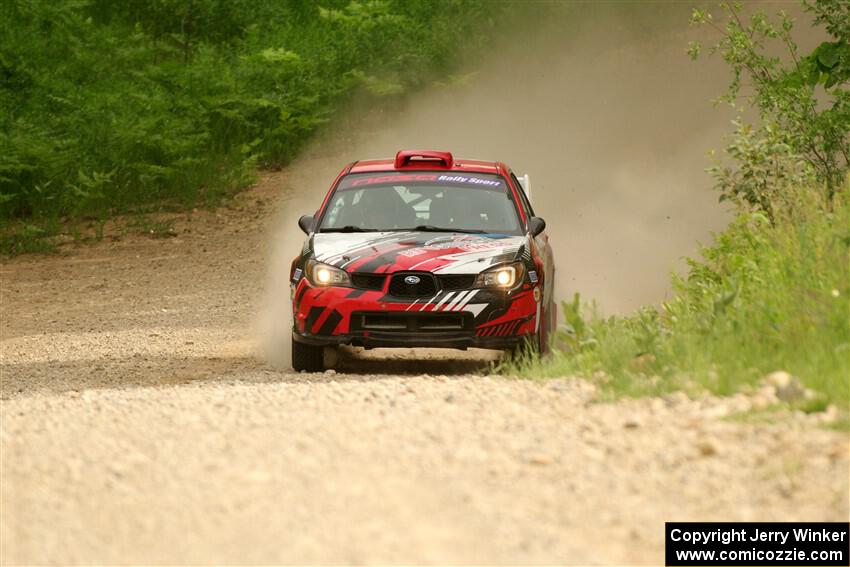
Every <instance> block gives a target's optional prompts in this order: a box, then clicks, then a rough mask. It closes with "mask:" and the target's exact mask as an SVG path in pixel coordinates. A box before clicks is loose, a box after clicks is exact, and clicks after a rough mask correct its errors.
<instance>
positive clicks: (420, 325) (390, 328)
mask: <svg viewBox="0 0 850 567" xmlns="http://www.w3.org/2000/svg"><path fill="white" fill-rule="evenodd" d="M473 324H474V321H473V315H472V314H471V313H431V312H425V313H420V312H416V313H410V312H407V311H402V312H395V313H392V312H383V311H355V312H354V313H352V314H351V330H352V331H355V332H356V331H375V332H381V331H383V332H393V333H440V332H450V331H464V330H466V331H471V330H472V328H473Z"/></svg>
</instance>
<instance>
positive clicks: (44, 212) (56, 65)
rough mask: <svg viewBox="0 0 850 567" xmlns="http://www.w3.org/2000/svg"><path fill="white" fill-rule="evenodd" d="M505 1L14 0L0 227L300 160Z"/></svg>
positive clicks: (1, 94) (212, 194) (105, 208)
mask: <svg viewBox="0 0 850 567" xmlns="http://www.w3.org/2000/svg"><path fill="white" fill-rule="evenodd" d="M501 10H503V7H502V5H501V4H499V5H490V4H488V3H485V2H484V0H430V1H425V2H417V3H408V2H404V1H403V0H368V1H361V2H358V1H355V0H352V1H350V2H348V1H340V0H327V1H326V2H323V3H322V5H321V6H320V5H317V4H315V3H314V2H312V1H308V0H290V1H288V2H278V1H275V0H193V1H191V2H184V1H182V0H128V1H127V2H112V1H109V0H90V1H85V0H72V1H67V2H53V1H52V0H3V9H2V10H0V26H2V28H3V30H4V33H3V34H2V35H0V124H2V128H0V223H3V225H5V226H6V227H7V229H6V232H7V233H8V226H9V224H10V223H14V224H15V226H18V227H26V226H36V227H41V228H42V229H45V228H47V227H48V226H52V227H58V226H60V225H59V224H58V223H56V222H55V219H57V218H69V219H75V218H87V217H95V218H103V217H105V216H109V215H112V214H115V213H118V212H123V211H127V210H138V209H139V208H140V207H141V208H145V207H155V208H159V207H162V206H178V207H180V206H185V205H187V204H196V203H199V202H200V203H203V202H210V203H214V202H216V200H218V199H219V198H221V197H222V196H224V195H227V194H228V193H229V192H231V191H233V190H236V189H239V188H240V187H243V186H244V185H245V184H246V183H249V182H250V180H251V179H252V175H253V171H254V169H255V167H256V165H258V164H260V165H264V166H277V165H281V164H285V163H286V162H287V161H288V160H290V159H291V158H292V157H293V156H294V155H295V154H296V152H297V151H298V149H299V148H300V147H301V146H302V145H303V143H304V142H305V140H306V139H307V138H308V137H309V136H310V134H311V133H312V132H314V131H315V130H316V128H317V127H319V125H321V124H322V123H324V122H326V121H327V120H328V118H329V116H330V115H331V114H332V112H333V111H334V110H335V109H336V108H337V107H338V106H339V104H340V103H341V101H342V100H343V99H344V97H345V96H346V95H347V94H348V93H351V92H352V91H354V90H356V89H362V90H365V91H368V92H369V93H371V95H372V96H389V95H398V94H401V93H404V92H405V91H407V90H409V89H412V88H416V87H417V86H419V85H420V84H422V83H423V82H424V81H426V80H428V77H432V76H436V75H437V74H438V73H441V72H444V71H446V69H447V68H448V67H449V65H450V64H451V63H452V61H453V60H454V58H455V57H456V56H457V54H458V51H459V50H460V49H461V48H465V47H466V48H468V47H471V48H475V47H480V46H482V45H483V44H484V42H485V40H486V38H487V37H489V36H491V35H492V34H491V33H490V30H491V28H492V27H493V26H495V25H496V21H495V20H494V19H493V16H494V15H496V16H498V15H499V14H500V13H501V12H500V11H501ZM50 219H53V220H50ZM2 230H3V226H0V231H2ZM49 232H51V231H50V230H47V231H46V233H49ZM27 234H34V233H33V232H32V231H31V230H30V231H29V232H27ZM7 240H8V239H7ZM13 240H14V239H13ZM7 251H9V250H8V249H7Z"/></svg>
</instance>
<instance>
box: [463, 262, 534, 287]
mask: <svg viewBox="0 0 850 567" xmlns="http://www.w3.org/2000/svg"><path fill="white" fill-rule="evenodd" d="M522 276H523V269H522V264H521V263H516V264H509V265H507V266H498V267H495V268H491V269H489V270H487V271H486V272H481V273H480V274H478V278H476V280H475V285H476V286H477V287H500V288H504V289H509V288H512V287H514V286H515V285H516V283H517V282H518V281H519V280H520V279H521V278H522Z"/></svg>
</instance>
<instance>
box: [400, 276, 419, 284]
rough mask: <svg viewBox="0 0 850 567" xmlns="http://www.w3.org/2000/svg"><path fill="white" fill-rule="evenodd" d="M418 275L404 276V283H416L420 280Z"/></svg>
mask: <svg viewBox="0 0 850 567" xmlns="http://www.w3.org/2000/svg"><path fill="white" fill-rule="evenodd" d="M420 281H421V280H420V279H419V276H407V277H406V278H404V283H406V284H408V285H416V284H418V283H419V282H420Z"/></svg>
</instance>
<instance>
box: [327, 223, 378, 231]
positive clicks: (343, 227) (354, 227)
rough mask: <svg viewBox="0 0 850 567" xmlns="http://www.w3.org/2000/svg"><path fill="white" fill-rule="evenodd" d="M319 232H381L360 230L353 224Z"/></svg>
mask: <svg viewBox="0 0 850 567" xmlns="http://www.w3.org/2000/svg"><path fill="white" fill-rule="evenodd" d="M319 232H380V231H379V230H377V229H375V228H360V227H359V226H354V225H352V224H347V225H345V226H342V227H339V228H323V229H321V230H319Z"/></svg>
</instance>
